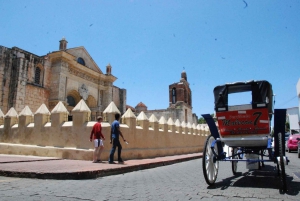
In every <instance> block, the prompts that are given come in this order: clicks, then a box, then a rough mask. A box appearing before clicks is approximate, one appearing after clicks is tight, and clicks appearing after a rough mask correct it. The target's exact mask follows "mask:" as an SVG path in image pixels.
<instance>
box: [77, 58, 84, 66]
mask: <svg viewBox="0 0 300 201" xmlns="http://www.w3.org/2000/svg"><path fill="white" fill-rule="evenodd" d="M77 62H78V63H80V64H81V65H84V66H85V62H84V60H83V58H81V57H78V59H77Z"/></svg>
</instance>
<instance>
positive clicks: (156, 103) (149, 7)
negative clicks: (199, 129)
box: [0, 0, 300, 117]
mask: <svg viewBox="0 0 300 201" xmlns="http://www.w3.org/2000/svg"><path fill="white" fill-rule="evenodd" d="M299 11H300V1H298V0H293V1H292V0H285V1H282V0H263V1H262V0H245V1H243V0H231V1H230V0H228V1H220V0H218V1H217V0H209V1H207V0H188V1H187V0H181V1H176V0H174V1H171V0H164V1H162V0H152V1H146V0H144V1H141V0H123V1H122V0H118V1H114V0H106V1H101V0H94V1H91V0H68V1H63V0H39V1H37V0H35V1H33V0H26V1H23V0H9V1H5V0H2V1H0V19H1V20H0V27H1V30H0V45H3V46H5V47H10V48H11V47H13V46H17V47H19V48H22V49H24V50H27V51H29V52H32V53H34V54H36V55H40V56H41V55H45V54H47V53H48V52H52V51H56V50H58V47H59V40H60V39H61V38H62V37H65V38H66V39H67V41H68V48H73V47H78V46H84V47H85V48H86V50H87V51H88V52H89V53H90V55H91V57H92V58H93V59H94V60H95V62H96V63H97V64H98V66H99V67H100V69H101V70H102V71H103V72H105V66H106V65H107V64H108V63H110V64H111V65H112V73H113V75H115V76H116V77H117V78H118V80H117V81H116V82H115V85H116V86H118V87H120V88H125V89H127V104H128V105H131V106H133V107H135V106H136V105H137V104H138V103H139V102H143V103H145V104H146V105H147V106H148V109H165V108H167V107H168V106H169V98H168V95H169V94H168V93H169V92H168V90H169V89H168V87H169V85H170V84H172V83H174V82H178V81H179V80H180V76H181V72H182V71H183V69H185V71H186V73H187V77H188V82H189V83H190V87H191V90H192V101H193V103H192V104H193V112H194V113H196V114H197V115H198V116H199V117H200V115H201V114H203V113H213V111H214V105H213V103H214V100H213V93H212V91H213V88H214V87H215V86H217V85H221V84H224V83H228V82H235V81H247V80H262V79H263V80H268V81H269V82H271V83H272V85H273V91H274V93H275V94H276V103H275V108H289V107H295V106H298V99H297V94H296V83H297V82H298V80H299V78H300V14H299Z"/></svg>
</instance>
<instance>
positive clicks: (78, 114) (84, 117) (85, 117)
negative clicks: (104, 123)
mask: <svg viewBox="0 0 300 201" xmlns="http://www.w3.org/2000/svg"><path fill="white" fill-rule="evenodd" d="M72 115H73V126H75V127H76V126H82V125H83V124H84V123H85V122H88V121H90V120H91V110H90V108H89V107H88V106H87V104H86V103H85V101H84V100H83V99H81V101H79V103H78V104H77V105H76V106H75V107H74V109H73V110H72Z"/></svg>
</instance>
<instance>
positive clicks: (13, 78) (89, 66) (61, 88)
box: [0, 38, 126, 120]
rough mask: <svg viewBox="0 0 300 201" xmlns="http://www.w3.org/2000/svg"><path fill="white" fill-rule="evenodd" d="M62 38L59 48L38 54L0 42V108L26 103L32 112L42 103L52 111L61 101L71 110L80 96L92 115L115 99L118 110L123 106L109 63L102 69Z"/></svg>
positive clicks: (123, 96) (122, 94)
mask: <svg viewBox="0 0 300 201" xmlns="http://www.w3.org/2000/svg"><path fill="white" fill-rule="evenodd" d="M67 43H68V42H67V41H66V39H65V38H63V39H62V40H60V41H59V50H58V51H53V52H51V53H48V54H47V55H43V56H38V55H35V54H33V53H30V52H27V51H26V50H23V49H20V48H18V47H12V48H7V47H4V46H0V89H1V94H0V109H1V110H2V112H3V113H4V114H5V113H6V112H7V111H8V110H9V109H10V108H11V107H14V108H15V109H16V111H17V112H21V110H22V109H23V108H24V107H25V106H29V108H30V109H31V110H32V111H33V113H34V112H35V111H36V110H37V109H38V107H40V106H41V104H45V105H46V106H47V107H48V108H49V110H50V111H51V110H52V109H53V108H54V107H55V105H56V104H57V103H58V102H59V101H62V102H63V103H64V105H65V106H66V107H67V109H68V111H69V112H70V118H71V115H72V114H71V110H72V109H73V108H74V107H75V105H76V104H77V103H78V102H79V101H80V100H81V99H83V100H85V102H86V103H87V105H88V107H89V108H90V109H91V118H92V120H95V118H96V116H98V115H101V114H102V112H103V110H104V109H105V108H106V107H107V106H108V105H109V104H110V102H111V101H114V103H115V104H116V106H117V107H118V109H119V110H120V112H121V113H124V112H125V110H126V90H125V89H120V88H118V87H116V86H114V85H113V83H114V81H115V80H116V79H117V78H116V77H115V76H113V75H112V67H111V65H110V64H108V65H107V66H106V69H105V73H104V72H103V71H102V70H101V69H100V68H99V67H98V65H97V64H96V63H95V62H94V60H93V59H92V57H91V56H90V55H89V53H88V52H87V51H86V49H85V48H84V47H82V46H81V47H75V48H69V49H68V48H67Z"/></svg>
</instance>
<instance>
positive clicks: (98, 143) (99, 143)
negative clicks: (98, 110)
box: [90, 116, 105, 163]
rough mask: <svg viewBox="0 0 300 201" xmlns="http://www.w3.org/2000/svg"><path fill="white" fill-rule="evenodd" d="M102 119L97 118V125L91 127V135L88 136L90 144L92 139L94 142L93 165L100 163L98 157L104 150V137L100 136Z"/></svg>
mask: <svg viewBox="0 0 300 201" xmlns="http://www.w3.org/2000/svg"><path fill="white" fill-rule="evenodd" d="M102 120H103V118H102V117H101V116H98V117H97V123H95V125H94V126H93V129H92V132H91V135H90V141H91V142H92V139H93V140H94V146H95V149H94V154H93V163H100V162H101V160H100V156H101V153H102V151H103V149H104V145H103V140H105V137H104V136H103V134H102V126H101V122H102Z"/></svg>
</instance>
